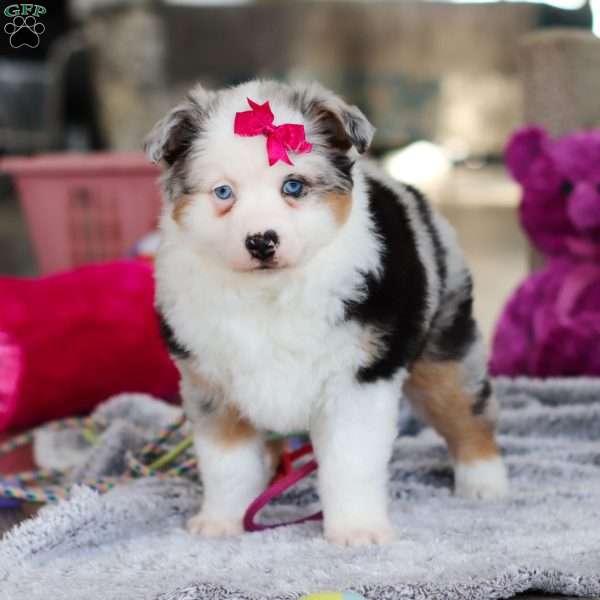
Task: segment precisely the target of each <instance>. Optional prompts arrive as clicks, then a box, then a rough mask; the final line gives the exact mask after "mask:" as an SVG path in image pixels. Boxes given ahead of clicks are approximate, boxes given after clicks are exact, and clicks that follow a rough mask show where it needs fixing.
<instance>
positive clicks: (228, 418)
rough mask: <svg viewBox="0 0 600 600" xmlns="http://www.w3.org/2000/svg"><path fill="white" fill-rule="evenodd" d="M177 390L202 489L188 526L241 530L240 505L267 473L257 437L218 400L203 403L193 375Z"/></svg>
mask: <svg viewBox="0 0 600 600" xmlns="http://www.w3.org/2000/svg"><path fill="white" fill-rule="evenodd" d="M194 379H195V380H194ZM181 388H182V395H183V397H184V407H185V410H186V414H187V416H188V419H189V420H190V422H191V425H192V430H193V435H194V447H195V450H196V454H197V456H198V461H199V469H200V476H201V480H202V483H203V487H204V498H203V503H202V509H201V511H200V513H199V514H197V515H196V516H195V517H192V518H191V519H190V520H189V521H188V530H189V531H191V532H192V533H199V534H203V535H206V536H211V537H220V536H228V535H237V534H239V533H242V531H243V517H244V514H245V512H246V509H247V508H248V506H249V504H250V503H251V502H252V500H253V499H254V498H255V497H256V496H258V494H260V493H261V492H262V491H263V490H264V489H265V487H266V485H267V483H268V481H269V477H270V475H271V472H272V464H271V463H272V461H271V460H270V458H269V456H268V451H267V449H266V447H265V444H264V441H263V439H262V436H261V435H260V434H259V433H258V432H257V431H256V430H255V429H254V427H252V425H251V424H250V423H249V422H248V421H246V420H245V419H244V418H243V417H242V416H241V415H240V414H239V412H238V411H237V410H236V409H235V408H234V407H233V406H231V405H228V404H225V403H224V402H223V401H222V399H221V398H219V400H220V401H218V402H216V403H214V404H211V403H210V401H208V402H207V396H206V389H203V388H202V387H200V388H198V378H197V377H196V378H193V379H191V378H189V377H186V376H185V375H184V376H183V379H182V386H181ZM201 399H203V402H201V403H199V400H201Z"/></svg>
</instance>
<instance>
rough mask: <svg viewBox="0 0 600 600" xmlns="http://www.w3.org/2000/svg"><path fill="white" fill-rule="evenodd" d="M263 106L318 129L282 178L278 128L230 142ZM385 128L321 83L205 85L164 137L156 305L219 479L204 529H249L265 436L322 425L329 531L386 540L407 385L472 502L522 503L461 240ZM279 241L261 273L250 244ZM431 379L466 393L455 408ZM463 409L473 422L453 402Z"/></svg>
mask: <svg viewBox="0 0 600 600" xmlns="http://www.w3.org/2000/svg"><path fill="white" fill-rule="evenodd" d="M248 97H249V98H251V99H252V100H254V101H256V102H259V103H262V102H264V101H267V100H268V101H269V102H270V104H271V107H272V109H273V112H274V114H275V123H276V124H280V123H302V124H304V126H305V129H306V134H307V139H308V140H309V141H310V142H311V143H312V144H313V151H312V152H311V153H308V154H302V155H295V154H291V158H292V161H293V163H294V165H293V166H289V165H285V164H283V163H281V162H280V163H278V164H276V165H275V166H273V167H269V166H268V163H267V155H266V149H265V138H264V137H263V136H257V137H252V138H246V137H240V136H236V135H235V134H234V133H233V121H234V116H235V113H236V112H237V111H243V110H248V106H247V103H246V98H248ZM372 136H373V128H372V126H371V125H370V123H369V122H368V121H367V119H366V117H365V116H364V115H363V114H362V113H361V112H360V111H359V110H358V109H357V108H356V107H350V106H348V105H347V104H345V103H344V102H343V101H342V100H341V99H340V98H338V97H337V96H335V95H334V94H332V93H331V92H329V91H327V90H325V89H323V88H322V87H320V86H318V85H316V84H310V85H286V84H282V83H277V82H273V81H252V82H249V83H247V84H244V85H241V86H238V87H234V88H230V89H226V90H222V91H218V92H208V91H206V90H204V89H203V88H201V87H197V88H195V89H194V90H192V92H191V93H190V95H189V97H188V98H187V99H186V101H185V102H183V103H182V104H181V105H179V106H178V107H176V108H175V109H174V110H173V111H171V112H170V113H169V114H168V115H167V116H166V117H165V118H164V119H163V120H162V121H161V122H159V123H158V124H157V126H156V127H155V129H154V130H153V132H152V133H151V134H150V136H149V138H148V141H147V151H148V154H149V156H150V157H151V158H152V160H154V161H156V162H159V161H160V162H162V164H163V165H164V166H165V172H164V176H163V184H164V190H165V200H164V211H163V215H162V218H161V233H162V243H161V246H160V250H159V253H158V256H157V261H156V280H157V307H158V309H159V311H160V313H161V318H162V324H163V332H164V334H165V338H166V340H167V342H168V344H169V347H170V349H171V352H172V354H173V356H174V358H175V359H176V361H177V364H178V365H179V367H180V371H181V375H182V381H181V393H182V396H183V401H184V407H185V410H186V413H187V415H188V417H189V419H190V421H191V422H192V424H193V427H194V431H195V448H196V451H197V454H198V456H199V460H200V464H201V474H202V478H203V481H204V490H205V496H204V504H203V507H202V511H201V512H200V514H199V515H197V516H196V517H194V518H193V519H192V520H191V522H190V528H191V530H193V531H196V532H200V533H204V534H206V535H226V534H236V533H239V532H241V531H242V516H243V514H244V512H245V510H246V508H247V506H248V505H249V503H250V502H251V500H252V499H253V498H254V497H255V496H256V495H258V494H259V493H260V492H261V491H262V490H263V489H264V488H265V486H266V485H267V484H268V481H269V478H270V476H271V474H272V461H271V460H270V459H269V457H268V452H267V449H266V445H265V442H264V437H263V433H264V432H265V431H268V430H272V431H276V432H281V433H285V432H291V431H297V430H308V431H309V432H310V435H311V439H312V442H313V445H314V448H315V453H316V457H317V460H318V463H319V470H318V477H319V489H320V496H321V501H322V505H323V511H324V527H325V534H326V536H327V538H328V539H330V540H331V541H333V542H337V543H340V544H356V543H381V542H385V541H388V540H390V539H391V538H392V528H391V525H390V522H389V520H388V507H387V504H388V497H387V464H388V460H389V458H390V453H391V449H392V444H393V442H394V439H395V437H396V422H397V413H398V405H399V401H400V399H401V397H402V396H403V391H404V395H405V396H406V397H407V398H408V399H409V400H410V401H411V402H412V403H413V404H414V405H415V407H416V409H417V410H418V411H420V412H421V413H423V414H424V416H425V417H428V418H429V419H430V421H431V422H432V424H433V425H434V426H435V427H436V428H437V429H438V430H439V431H440V433H442V435H444V437H446V439H447V440H448V443H449V446H450V448H451V451H452V452H453V454H452V456H453V459H454V463H455V488H456V493H458V494H460V495H462V496H467V497H481V498H494V497H499V496H502V495H504V494H505V493H506V492H507V478H506V473H505V469H504V466H503V463H502V461H501V459H500V457H499V455H498V453H497V450H494V448H495V446H494V442H493V433H492V429H493V427H492V425H493V421H494V419H495V410H496V409H495V403H494V399H493V396H492V394H491V389H490V385H489V381H488V378H487V374H486V370H485V356H484V349H483V344H482V341H481V336H480V334H479V332H478V329H477V326H476V324H475V322H474V320H473V316H472V284H471V277H470V274H469V271H468V269H467V266H466V264H465V261H464V258H463V255H462V253H461V251H460V248H459V246H458V243H457V240H456V237H455V234H454V231H453V230H452V228H451V227H450V226H449V224H448V223H447V222H446V221H445V220H444V219H443V218H442V217H441V216H440V215H439V214H437V213H436V212H434V211H433V210H432V208H431V206H430V205H429V204H428V202H427V201H426V200H425V199H424V197H423V196H422V195H421V194H420V193H419V192H418V191H417V190H415V189H413V188H412V187H410V186H407V185H403V184H401V183H398V182H396V181H394V180H391V179H390V178H388V177H386V176H385V175H384V174H383V173H382V172H381V171H379V170H378V168H377V167H376V166H374V165H373V164H371V163H370V162H368V161H367V160H365V159H363V158H362V157H360V156H359V155H360V154H362V153H363V152H364V151H365V150H366V149H367V148H368V146H369V144H370V142H371V138H372ZM291 176H293V177H295V178H300V179H301V180H302V181H304V182H306V194H305V195H304V196H303V197H302V198H299V199H290V198H287V197H284V196H282V193H281V186H282V183H283V182H284V181H285V180H286V178H289V177H291ZM224 182H225V183H226V184H227V185H230V186H232V187H233V189H234V191H235V197H234V199H233V201H232V202H231V203H230V205H228V206H226V207H223V206H222V205H220V204H219V202H218V201H217V200H218V199H215V197H214V194H213V192H212V190H213V189H214V188H215V186H219V185H223V184H224ZM336 202H337V203H338V204H336ZM268 230H272V231H273V230H274V231H276V232H277V234H278V240H279V243H278V247H277V254H276V256H275V258H274V260H272V261H270V262H269V264H267V265H265V264H260V261H257V260H256V259H255V258H253V257H252V256H250V255H249V254H248V250H247V246H246V245H245V240H246V239H247V238H248V236H249V235H254V234H256V233H263V232H265V231H268ZM265 267H266V268H265ZM432 365H433V366H432ZM438 367H439V369H438ZM414 369H420V372H421V377H420V380H419V381H420V383H419V381H417V377H416V376H413V370H414ZM435 373H440V375H439V377H440V378H441V379H444V381H440V388H439V390H442V389H446V388H448V389H451V390H452V394H451V395H453V396H455V398H454V399H452V398H451V397H450V396H451V395H449V396H448V403H447V406H446V405H444V402H445V400H444V399H443V397H442V398H441V399H440V397H439V394H438V395H437V396H436V389H435V388H436V385H437V384H436V380H435V377H436V375H435ZM448 374H450V376H449V375H448ZM432 378H433V381H431V384H432V389H431V390H430V391H431V397H430V394H429V392H428V390H427V389H424V385H423V381H427V382H430V380H431V379H432ZM450 380H452V381H450ZM444 386H446V387H445V388H444ZM434 397H435V398H434ZM434 400H435V402H437V404H435V402H434ZM463 402H468V403H469V410H468V414H466V413H465V412H464V410H463V409H460V410H459V408H455V407H458V406H459V405H460V406H462V404H461V403H463ZM440 403H441V404H442V406H441V408H440V406H439V405H440ZM436 411H437V412H436ZM461 411H462V412H461ZM232 415H234V417H232ZM461 415H463V416H461ZM232 418H233V419H234V420H235V419H237V420H238V421H239V422H237V423H235V422H233V423H232V422H231V419H232ZM456 421H458V422H456ZM467 430H468V431H469V432H470V431H477V432H479V433H478V435H479V434H481V435H482V436H483V438H482V439H483V442H484V443H483V445H481V444H480V446H477V443H479V442H477V443H471V442H469V440H467V437H468V435H467V434H466V433H461V431H464V432H466V431H467ZM486 432H489V438H488V437H486V436H488V433H486ZM469 435H470V434H469ZM469 439H470V438H469ZM469 444H471V445H470V446H469ZM490 444H491V446H490ZM490 447H491V448H492V449H491V450H490V449H489V448H490ZM486 448H487V449H486Z"/></svg>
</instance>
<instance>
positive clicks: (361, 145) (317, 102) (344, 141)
mask: <svg viewBox="0 0 600 600" xmlns="http://www.w3.org/2000/svg"><path fill="white" fill-rule="evenodd" d="M294 87H295V94H296V98H297V99H298V102H299V104H300V110H301V111H302V113H304V114H305V115H306V116H307V117H308V118H309V119H311V120H312V121H313V123H314V124H315V127H316V128H317V130H318V131H319V132H320V133H322V134H323V135H324V136H325V138H326V139H327V142H328V143H329V144H330V145H331V146H333V147H335V148H337V149H339V150H342V151H345V152H347V151H349V150H350V149H351V148H353V147H354V148H355V149H356V151H357V152H358V153H359V154H363V153H364V152H366V150H367V149H368V148H369V146H370V145H371V141H372V140H373V134H374V133H375V128H374V127H373V125H371V123H370V122H369V120H368V119H367V117H365V115H364V114H363V113H362V111H361V110H360V109H359V108H358V107H356V106H350V105H348V104H346V103H345V102H344V101H343V100H342V99H341V98H340V97H339V96H336V95H335V94H334V93H333V92H330V91H329V90H327V89H325V88H324V87H322V86H321V85H319V84H318V83H310V84H308V85H303V84H297V85H296V86H294Z"/></svg>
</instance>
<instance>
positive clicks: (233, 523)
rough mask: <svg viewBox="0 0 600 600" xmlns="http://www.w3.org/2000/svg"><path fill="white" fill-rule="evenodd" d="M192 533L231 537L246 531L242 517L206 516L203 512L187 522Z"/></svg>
mask: <svg viewBox="0 0 600 600" xmlns="http://www.w3.org/2000/svg"><path fill="white" fill-rule="evenodd" d="M187 530H188V531H189V532H190V533H195V534H199V535H204V536H206V537H230V536H233V535H239V534H240V533H243V532H244V526H243V525H242V521H241V519H225V518H214V517H209V516H205V515H203V514H202V513H199V514H197V515H196V516H195V517H192V518H191V519H190V520H189V521H188V522H187Z"/></svg>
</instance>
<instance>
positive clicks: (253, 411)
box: [198, 307, 339, 430]
mask: <svg viewBox="0 0 600 600" xmlns="http://www.w3.org/2000/svg"><path fill="white" fill-rule="evenodd" d="M290 310H291V311H294V309H293V308H292V309H290ZM207 333H209V335H208V336H207V337H206V338H205V339H204V343H203V344H202V348H198V350H199V355H198V359H199V361H200V362H201V363H202V364H203V365H204V366H205V367H206V366H208V367H209V368H210V370H211V372H212V373H213V374H214V375H215V376H216V377H217V378H218V380H219V381H220V382H221V384H222V385H224V387H225V389H226V394H227V395H228V396H229V399H230V401H233V402H234V403H236V404H237V405H238V406H239V407H240V409H241V410H242V412H243V413H244V414H246V415H247V416H248V417H250V418H251V419H252V421H253V422H254V423H255V424H257V425H258V426H260V427H264V428H268V429H273V430H290V429H299V428H300V429H302V428H306V427H307V426H308V422H309V418H310V412H311V409H312V408H313V406H314V404H315V402H318V400H319V396H320V390H321V388H322V387H323V384H324V382H325V380H326V379H327V378H328V377H330V376H331V372H332V370H333V365H332V361H331V356H333V355H335V353H336V350H335V346H336V345H337V344H336V343H335V338H336V337H338V336H337V335H336V334H335V332H333V331H332V330H331V327H330V326H328V325H327V323H326V322H325V321H324V319H322V318H321V315H318V314H316V315H315V314H313V315H309V314H308V313H304V312H301V311H298V309H297V308H296V310H295V311H294V312H291V314H286V312H285V311H277V310H275V309H273V308H272V307H271V309H269V308H268V307H265V308H264V310H255V311H247V312H244V311H242V312H241V314H237V315H232V316H231V317H229V318H227V319H219V321H218V322H216V323H213V324H212V326H209V327H208V329H207ZM338 350H339V349H338Z"/></svg>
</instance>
